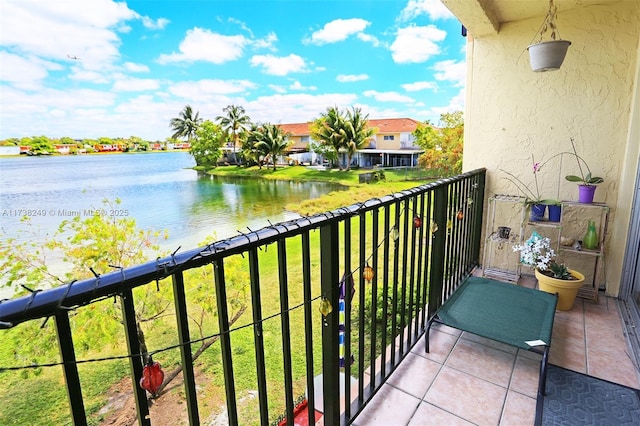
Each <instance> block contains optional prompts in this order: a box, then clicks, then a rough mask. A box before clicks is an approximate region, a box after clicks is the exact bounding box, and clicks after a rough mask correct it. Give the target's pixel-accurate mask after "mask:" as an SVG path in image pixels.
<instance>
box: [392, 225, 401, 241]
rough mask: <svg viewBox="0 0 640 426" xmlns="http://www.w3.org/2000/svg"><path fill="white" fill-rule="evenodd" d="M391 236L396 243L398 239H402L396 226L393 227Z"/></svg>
mask: <svg viewBox="0 0 640 426" xmlns="http://www.w3.org/2000/svg"><path fill="white" fill-rule="evenodd" d="M391 236H392V237H393V239H394V240H395V241H398V239H399V238H400V231H398V228H397V227H395V226H394V227H393V230H392V231H391Z"/></svg>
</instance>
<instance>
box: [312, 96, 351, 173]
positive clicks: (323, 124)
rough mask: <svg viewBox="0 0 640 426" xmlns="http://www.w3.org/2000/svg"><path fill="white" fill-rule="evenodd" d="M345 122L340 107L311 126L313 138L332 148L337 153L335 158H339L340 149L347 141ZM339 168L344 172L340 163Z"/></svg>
mask: <svg viewBox="0 0 640 426" xmlns="http://www.w3.org/2000/svg"><path fill="white" fill-rule="evenodd" d="M344 122H345V118H344V116H343V115H342V113H341V112H340V110H339V109H338V107H331V108H327V112H325V113H323V114H321V115H320V118H318V119H316V120H314V122H313V123H312V124H311V137H312V138H313V139H315V140H316V141H318V142H320V143H322V144H323V145H325V146H328V147H331V148H332V149H333V150H334V151H335V158H338V155H339V152H340V148H342V147H343V146H344V141H345V139H346V133H345V128H344V127H345V126H344ZM338 168H340V170H342V167H341V166H340V163H339V162H338Z"/></svg>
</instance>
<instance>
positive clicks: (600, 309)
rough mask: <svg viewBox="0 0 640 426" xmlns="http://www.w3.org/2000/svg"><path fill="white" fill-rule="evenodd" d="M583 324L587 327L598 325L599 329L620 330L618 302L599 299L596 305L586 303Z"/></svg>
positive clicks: (610, 299) (607, 298) (606, 298)
mask: <svg viewBox="0 0 640 426" xmlns="http://www.w3.org/2000/svg"><path fill="white" fill-rule="evenodd" d="M585 322H586V323H587V326H590V325H598V326H600V327H608V328H613V329H620V328H621V327H622V322H621V321H620V312H619V307H618V302H617V301H616V300H615V299H612V298H610V297H601V298H600V299H599V300H598V304H597V305H596V304H592V303H586V304H585Z"/></svg>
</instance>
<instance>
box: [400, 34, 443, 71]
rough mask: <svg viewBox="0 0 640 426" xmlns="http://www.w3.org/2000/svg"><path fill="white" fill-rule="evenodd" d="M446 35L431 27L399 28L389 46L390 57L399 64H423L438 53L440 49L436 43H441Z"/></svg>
mask: <svg viewBox="0 0 640 426" xmlns="http://www.w3.org/2000/svg"><path fill="white" fill-rule="evenodd" d="M446 35H447V33H446V31H443V30H440V29H438V28H436V27H435V26H433V25H427V26H426V27H419V26H410V27H405V28H400V29H399V30H398V33H397V35H396V39H395V41H394V42H393V43H392V44H391V52H392V55H391V56H392V57H393V60H394V61H395V62H397V63H401V64H402V63H420V62H425V61H427V60H428V59H429V58H431V57H432V56H433V55H437V54H438V53H440V47H439V46H438V45H437V44H436V42H439V41H443V40H444V39H445V37H446Z"/></svg>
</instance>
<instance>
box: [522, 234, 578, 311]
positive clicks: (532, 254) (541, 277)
mask: <svg viewBox="0 0 640 426" xmlns="http://www.w3.org/2000/svg"><path fill="white" fill-rule="evenodd" d="M513 251H517V252H520V262H522V263H523V264H525V265H529V266H531V267H532V268H534V270H535V276H536V278H537V279H538V288H539V289H540V290H542V291H546V292H547V293H552V294H558V305H557V309H559V310H561V311H566V310H569V309H571V308H572V307H573V303H574V301H575V298H576V295H577V294H578V290H579V289H580V287H582V283H583V282H584V275H583V274H581V273H580V272H578V271H575V270H572V269H569V268H568V267H567V266H566V265H565V264H563V263H558V262H557V261H556V252H555V251H554V250H553V249H552V248H551V240H550V239H549V238H547V237H542V236H540V234H538V233H537V232H536V231H533V234H532V235H531V237H530V238H529V239H528V240H527V241H525V242H524V244H516V245H514V246H513Z"/></svg>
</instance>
